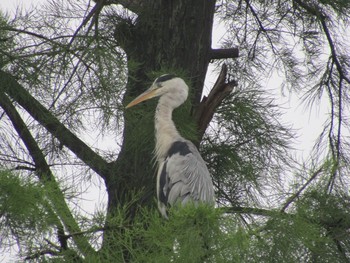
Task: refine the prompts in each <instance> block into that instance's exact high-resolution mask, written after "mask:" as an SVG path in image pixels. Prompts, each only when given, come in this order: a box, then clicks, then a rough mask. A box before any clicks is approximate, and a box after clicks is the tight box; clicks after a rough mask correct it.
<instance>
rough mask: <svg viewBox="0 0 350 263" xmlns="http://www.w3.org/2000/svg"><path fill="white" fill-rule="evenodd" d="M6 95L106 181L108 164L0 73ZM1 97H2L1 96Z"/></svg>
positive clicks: (0, 85)
mask: <svg viewBox="0 0 350 263" xmlns="http://www.w3.org/2000/svg"><path fill="white" fill-rule="evenodd" d="M1 91H2V92H5V93H7V94H8V95H9V96H10V97H12V98H13V99H14V100H15V101H16V102H17V103H18V104H19V105H21V106H22V107H23V108H24V109H25V110H26V111H27V112H28V113H29V114H30V115H31V116H32V117H33V118H34V119H35V120H36V121H38V122H39V123H40V124H41V125H42V126H44V127H45V128H46V129H47V130H48V131H49V132H50V133H51V134H52V135H53V136H55V137H56V138H57V139H58V140H59V141H60V142H61V144H62V145H64V146H66V147H67V148H69V149H70V150H71V151H72V152H73V153H74V154H75V155H76V156H77V157H78V158H80V159H81V160H82V161H83V162H84V163H85V164H87V165H88V166H89V167H90V168H91V169H92V170H94V171H95V172H96V173H97V174H99V175H100V176H101V177H102V178H104V179H106V176H107V175H108V172H109V169H108V168H109V167H108V166H109V164H108V163H107V162H106V161H105V160H104V159H103V158H102V157H101V156H100V155H98V154H97V153H95V152H94V151H93V150H91V148H90V147H89V146H87V145H86V144H85V143H84V142H83V141H82V140H80V139H79V138H78V137H77V136H76V135H75V134H73V133H72V132H71V131H70V130H68V129H67V128H66V127H65V126H64V125H63V124H62V123H61V122H60V121H59V120H58V119H57V118H56V117H55V116H54V115H52V113H51V112H50V111H48V110H47V109H46V108H45V107H44V106H43V105H41V104H40V103H39V102H38V101H37V100H36V99H35V98H34V97H33V96H31V95H30V94H29V92H28V91H27V90H26V89H24V88H23V87H22V86H21V85H20V84H19V83H18V82H17V81H16V80H15V78H14V77H13V76H11V75H10V74H8V73H6V72H4V71H0V92H1ZM2 96H3V95H2Z"/></svg>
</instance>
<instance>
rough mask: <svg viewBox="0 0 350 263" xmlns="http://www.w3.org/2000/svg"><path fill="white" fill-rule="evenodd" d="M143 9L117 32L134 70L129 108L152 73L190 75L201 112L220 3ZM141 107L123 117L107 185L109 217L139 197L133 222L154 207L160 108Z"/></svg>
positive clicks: (163, 1) (164, 2) (147, 4)
mask: <svg viewBox="0 0 350 263" xmlns="http://www.w3.org/2000/svg"><path fill="white" fill-rule="evenodd" d="M142 4H143V6H142V10H141V11H140V12H139V13H138V18H137V20H136V22H135V23H134V24H132V25H131V24H127V23H125V24H119V25H117V27H116V31H115V37H116V38H117V40H118V41H119V43H120V44H121V46H122V48H123V49H124V50H125V52H126V53H127V57H128V62H129V65H130V67H129V69H128V70H129V79H128V85H127V90H126V93H125V97H124V101H125V103H126V102H128V101H129V100H130V99H131V98H134V97H135V96H136V95H138V94H140V93H141V92H143V91H144V90H145V89H147V88H148V87H149V85H150V83H151V81H153V79H152V78H153V77H155V76H150V73H152V72H154V71H163V72H164V71H165V70H166V71H168V72H169V71H177V72H179V71H180V72H183V73H184V74H185V76H186V77H187V80H189V81H188V82H189V83H188V85H189V86H190V89H191V91H190V94H191V95H192V96H190V99H191V102H192V107H196V106H198V104H199V102H200V97H201V94H202V89H203V84H204V79H205V76H206V72H207V67H208V64H209V60H210V57H209V56H210V50H211V33H212V24H213V16H214V10H215V1H214V0H206V1H202V0H176V1H175V0H174V1H169V0H158V1H142ZM131 65H133V66H131ZM135 65H136V66H135ZM169 73H172V72H169ZM138 107H139V109H137V108H136V109H135V108H133V109H131V110H127V111H125V113H124V118H125V128H124V142H123V145H122V148H121V152H120V154H119V156H118V159H117V160H116V162H115V164H116V165H115V167H116V171H115V173H116V176H111V177H110V178H109V179H108V180H106V184H107V189H108V198H109V200H108V213H109V215H110V216H112V215H113V211H115V209H116V208H118V207H119V206H120V205H125V204H129V203H130V202H131V201H132V200H135V194H136V196H137V197H138V198H137V199H136V200H137V203H135V204H134V205H131V206H130V207H131V209H130V218H132V217H133V215H134V213H135V211H137V207H138V206H153V205H154V204H155V202H154V198H155V196H156V192H155V183H156V180H155V173H156V166H155V165H154V159H153V147H154V128H153V126H154V122H153V115H154V110H155V107H154V104H153V103H152V102H150V103H147V105H142V106H138ZM141 112H142V114H141ZM188 114H189V115H190V112H188ZM140 129H141V130H142V131H143V136H140ZM137 194H139V195H137ZM106 242H107V243H108V238H107V239H106V240H105V243H104V245H106V246H107V247H109V245H108V244H107V243H106Z"/></svg>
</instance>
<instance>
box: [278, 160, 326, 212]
mask: <svg viewBox="0 0 350 263" xmlns="http://www.w3.org/2000/svg"><path fill="white" fill-rule="evenodd" d="M322 170H323V167H321V168H320V169H318V170H317V171H316V172H314V174H313V175H312V176H311V177H310V178H309V180H307V181H306V183H305V184H304V185H303V186H302V187H301V188H300V189H299V190H298V191H297V192H295V193H294V194H293V195H292V196H290V197H289V198H288V199H287V201H286V202H285V204H284V205H283V207H282V209H281V212H284V211H285V210H286V209H287V207H288V206H289V205H290V204H291V203H292V202H294V200H295V199H296V198H298V197H299V196H300V194H301V193H302V192H303V191H304V189H305V188H306V187H307V186H308V185H309V184H310V183H311V182H312V181H313V180H314V179H315V178H316V177H317V176H318V175H319V174H320V173H321V172H322Z"/></svg>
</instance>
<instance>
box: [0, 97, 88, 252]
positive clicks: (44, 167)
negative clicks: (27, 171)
mask: <svg viewBox="0 0 350 263" xmlns="http://www.w3.org/2000/svg"><path fill="white" fill-rule="evenodd" d="M0 107H2V108H3V110H4V111H5V113H6V114H7V116H8V117H9V119H10V121H11V122H12V125H13V126H14V128H15V130H16V131H17V133H18V135H19V136H20V138H21V139H22V141H23V143H24V144H25V146H26V148H27V149H28V151H29V153H30V155H31V157H32V158H33V161H34V163H35V168H36V171H37V174H38V177H39V179H40V182H41V183H42V184H43V185H44V186H47V187H50V188H51V189H52V190H51V191H48V193H49V194H48V197H49V199H50V201H51V204H52V205H53V206H54V211H55V214H57V215H58V217H59V218H60V219H61V220H62V222H63V223H64V225H65V227H66V228H67V229H68V230H69V231H71V232H76V231H80V228H79V226H78V224H77V222H76V221H75V219H74V217H73V215H72V214H71V212H70V210H69V207H68V205H67V203H66V201H65V200H64V196H63V194H62V192H61V190H60V189H59V186H58V183H57V182H56V180H55V177H54V176H53V174H52V172H51V170H50V167H49V165H48V164H47V162H46V160H45V156H44V155H43V153H42V151H41V149H40V148H39V146H38V144H37V143H36V141H35V139H34V138H33V136H32V134H31V133H30V131H29V130H28V128H27V126H26V124H25V123H24V121H23V120H22V118H21V116H20V115H19V113H18V112H17V110H16V108H15V107H14V105H13V104H12V103H11V101H10V99H9V98H8V97H7V96H6V95H5V94H4V93H0ZM53 214H54V213H53ZM56 222H57V225H58V228H59V229H63V226H62V225H61V224H60V220H59V219H56ZM62 231H63V230H62ZM74 241H75V244H76V245H77V247H78V249H79V251H80V252H81V253H82V254H83V255H85V256H88V255H89V254H90V255H91V254H93V253H95V250H94V249H93V248H92V247H91V245H90V244H89V242H88V241H87V239H86V238H85V237H76V238H75V239H74Z"/></svg>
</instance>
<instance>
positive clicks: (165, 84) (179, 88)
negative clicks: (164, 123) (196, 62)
mask: <svg viewBox="0 0 350 263" xmlns="http://www.w3.org/2000/svg"><path fill="white" fill-rule="evenodd" d="M163 95H167V96H166V99H167V103H169V104H170V105H169V106H172V107H173V108H176V107H178V106H180V105H181V104H182V103H184V102H185V100H186V99H187V96H188V86H187V85H186V83H185V81H184V80H183V79H181V78H179V77H176V76H175V75H171V74H166V75H162V76H160V77H158V78H156V79H155V81H154V82H153V84H152V86H151V87H150V88H149V89H148V90H146V91H145V92H144V93H142V94H141V95H139V96H138V97H137V98H135V99H134V100H133V101H131V102H130V103H129V104H128V105H127V106H126V108H130V107H132V106H135V105H136V104H139V103H140V102H142V101H145V100H148V99H151V98H154V97H160V96H163ZM164 97H165V96H164Z"/></svg>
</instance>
